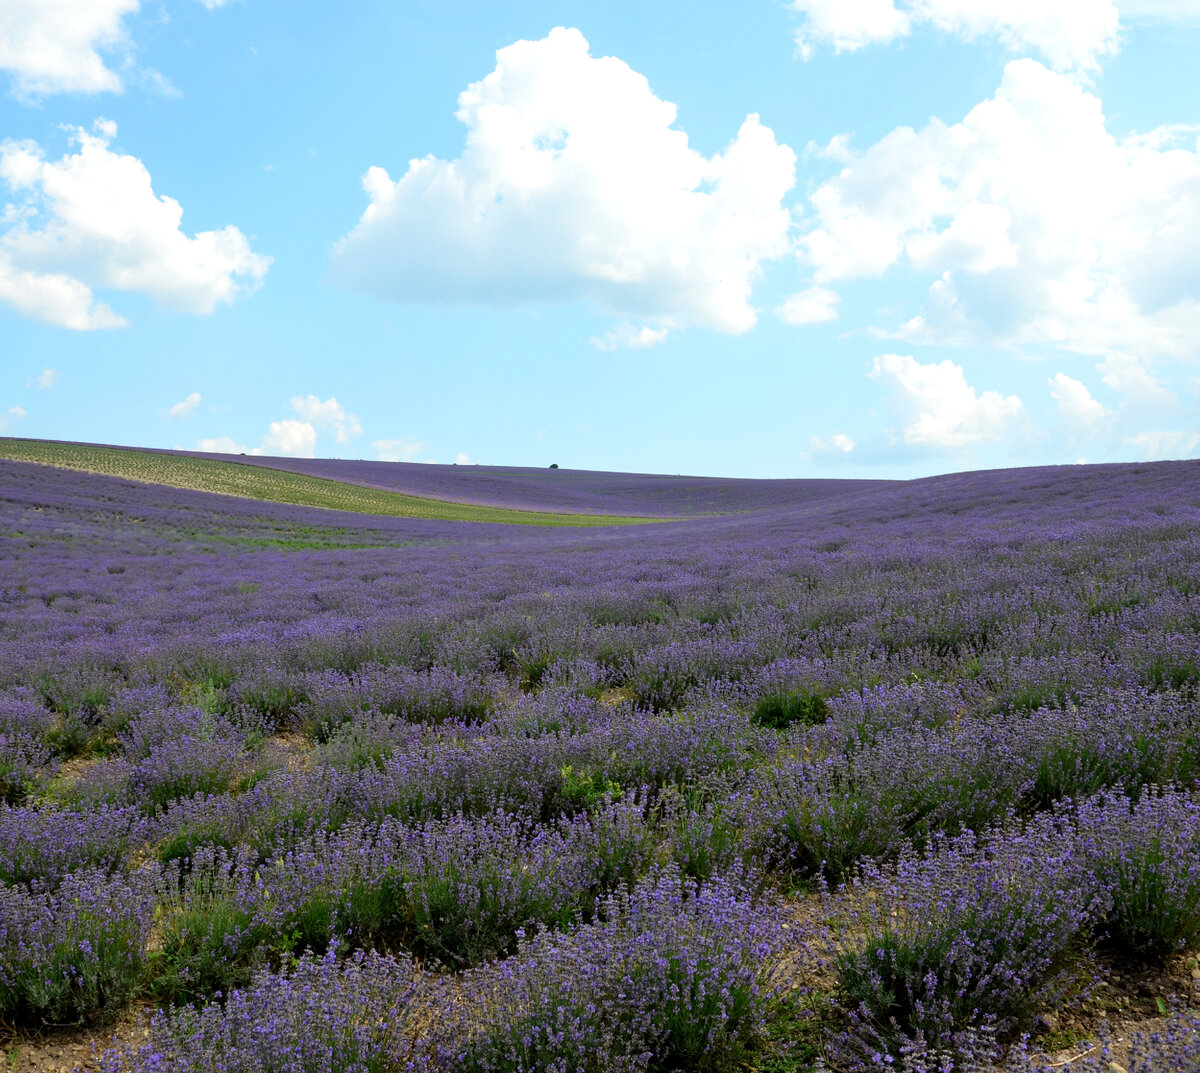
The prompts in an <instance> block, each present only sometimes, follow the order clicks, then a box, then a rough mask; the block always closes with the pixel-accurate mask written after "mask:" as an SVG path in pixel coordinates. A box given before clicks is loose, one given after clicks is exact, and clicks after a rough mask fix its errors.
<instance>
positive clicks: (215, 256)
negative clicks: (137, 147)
mask: <svg viewBox="0 0 1200 1073" xmlns="http://www.w3.org/2000/svg"><path fill="white" fill-rule="evenodd" d="M70 129H71V131H72V138H73V141H75V142H76V143H77V144H78V146H79V150H78V152H77V153H75V154H73V155H67V156H64V157H63V158H62V159H61V160H59V161H57V162H51V161H47V160H46V159H45V157H44V155H43V153H42V150H41V148H40V147H39V146H38V145H36V144H35V143H33V142H14V141H11V140H10V141H5V142H3V143H2V144H0V178H2V179H4V180H5V181H6V182H7V183H8V186H9V188H10V189H11V190H12V191H13V192H14V193H16V194H18V195H20V196H21V197H22V198H23V201H22V203H21V204H13V205H9V207H8V209H7V210H6V212H5V213H4V216H3V221H4V222H5V223H7V224H8V228H7V230H5V231H4V232H3V233H2V234H0V300H3V301H7V302H8V303H9V304H11V305H12V306H13V307H14V308H16V309H17V310H18V311H19V312H21V313H24V314H26V315H28V316H32V317H35V318H36V319H38V320H42V321H44V322H46V323H48V324H55V325H58V326H60V327H65V328H74V329H76V330H90V329H95V328H116V327H121V326H123V325H124V324H125V323H126V321H125V320H124V319H123V318H122V317H120V316H119V315H117V314H116V313H114V312H113V311H112V310H111V309H110V308H109V307H108V306H107V305H104V304H102V303H98V302H96V301H95V300H94V298H93V295H92V290H93V288H107V289H111V290H117V291H139V292H142V293H144V294H148V295H150V296H151V297H152V298H154V299H155V300H156V301H157V302H158V303H159V304H160V305H162V306H165V307H166V308H169V309H175V310H181V311H183V312H188V313H211V312H212V311H213V309H214V308H215V307H216V306H217V305H218V304H219V303H228V302H232V301H233V300H234V299H235V298H237V297H239V296H241V295H243V294H246V293H249V292H251V291H253V290H255V289H257V287H258V286H259V285H260V283H261V282H262V278H263V276H264V275H265V273H266V271H267V268H268V266H269V265H270V263H271V259H270V258H269V257H263V256H261V255H259V254H256V253H253V252H251V250H250V244H249V242H248V241H247V240H246V237H245V235H243V234H242V233H241V231H239V230H238V229H237V228H236V227H233V226H226V227H224V228H222V229H221V230H219V231H201V232H199V233H197V234H195V235H193V236H192V237H190V238H189V237H188V236H187V235H186V234H185V233H184V232H183V231H182V230H180V226H179V225H180V220H181V218H182V215H183V209H182V208H181V207H180V205H179V203H178V202H177V201H175V200H174V199H173V198H170V197H165V196H164V197H160V196H158V195H156V194H155V193H154V190H153V188H152V186H151V181H150V173H149V172H148V171H147V170H146V168H145V166H144V165H143V164H142V162H141V161H140V160H138V159H137V158H136V157H132V156H127V155H124V154H121V153H116V152H112V151H111V150H110V149H109V143H110V142H111V141H112V139H113V138H114V137H115V136H116V124H115V123H112V122H110V121H107V120H97V122H96V124H95V126H94V131H93V132H92V133H88V132H87V131H84V130H82V129H80V128H70Z"/></svg>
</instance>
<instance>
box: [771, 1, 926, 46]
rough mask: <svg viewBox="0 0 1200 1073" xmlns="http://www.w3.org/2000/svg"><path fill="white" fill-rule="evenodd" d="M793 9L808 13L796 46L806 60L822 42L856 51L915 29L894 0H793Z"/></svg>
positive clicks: (799, 31)
mask: <svg viewBox="0 0 1200 1073" xmlns="http://www.w3.org/2000/svg"><path fill="white" fill-rule="evenodd" d="M792 9H793V10H795V11H798V12H800V13H801V14H802V15H804V22H803V23H802V24H801V26H800V29H799V30H797V31H796V48H797V50H798V51H799V53H800V55H801V56H803V57H804V58H805V59H806V60H807V59H810V58H811V57H812V54H813V52H814V50H815V47H816V46H817V45H818V44H827V45H832V46H833V49H834V51H836V52H855V51H857V50H858V49H860V48H862V47H863V46H864V45H879V44H886V43H887V42H888V41H892V40H894V39H895V38H897V37H902V36H904V35H905V34H907V33H908V32H909V30H910V29H911V20H910V19H909V16H908V15H907V14H906V13H905V12H903V11H900V10H898V9H897V8H896V6H895V4H893V3H892V0H792Z"/></svg>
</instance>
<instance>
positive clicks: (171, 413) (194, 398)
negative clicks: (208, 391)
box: [167, 391, 200, 417]
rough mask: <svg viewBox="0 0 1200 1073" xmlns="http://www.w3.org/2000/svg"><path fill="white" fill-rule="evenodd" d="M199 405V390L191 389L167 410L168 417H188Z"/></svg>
mask: <svg viewBox="0 0 1200 1073" xmlns="http://www.w3.org/2000/svg"><path fill="white" fill-rule="evenodd" d="M199 405H200V392H198V391H193V392H192V393H191V394H190V395H189V396H188V397H187V398H186V399H184V400H183V401H182V402H177V403H176V404H175V405H174V406H172V407H171V408H170V409H169V410H168V411H167V416H168V417H188V416H190V415H191V413H192V411H193V410H195V409H196V407H197V406H199Z"/></svg>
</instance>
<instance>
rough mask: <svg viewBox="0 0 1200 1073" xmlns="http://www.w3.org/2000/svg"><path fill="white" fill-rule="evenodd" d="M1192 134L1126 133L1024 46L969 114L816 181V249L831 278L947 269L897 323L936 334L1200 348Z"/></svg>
mask: <svg viewBox="0 0 1200 1073" xmlns="http://www.w3.org/2000/svg"><path fill="white" fill-rule="evenodd" d="M1188 137H1189V138H1190V139H1191V140H1192V141H1193V144H1192V145H1188V144H1178V143H1179V140H1180V139H1179V137H1178V136H1177V132H1169V131H1168V132H1161V136H1157V137H1148V138H1147V137H1135V138H1129V139H1125V140H1119V139H1117V138H1115V137H1114V136H1113V135H1111V134H1110V133H1109V132H1108V130H1107V129H1106V126H1105V118H1104V112H1103V109H1102V106H1101V102H1100V100H1099V99H1098V98H1097V97H1095V96H1094V95H1092V94H1090V93H1088V92H1086V91H1085V90H1083V89H1082V88H1081V87H1080V86H1078V85H1077V84H1075V83H1074V82H1072V81H1071V80H1069V79H1067V78H1066V77H1064V76H1062V75H1059V74H1056V73H1054V72H1052V71H1050V70H1048V69H1047V68H1046V67H1044V66H1042V65H1041V64H1040V63H1038V62H1036V61H1034V60H1016V61H1013V62H1012V63H1010V64H1009V65H1008V66H1007V67H1006V68H1005V72H1004V77H1003V80H1002V82H1001V85H1000V87H999V89H998V90H997V92H996V94H995V96H994V97H992V98H990V99H989V100H986V101H984V102H983V103H981V104H979V105H977V106H976V107H975V108H974V109H972V110H971V111H970V113H969V114H968V115H967V116H966V117H965V118H964V119H963V120H962V122H960V123H955V124H952V125H949V124H946V123H944V122H942V121H941V120H939V119H934V120H931V121H930V123H929V124H928V125H926V126H925V127H923V128H922V129H920V130H913V129H911V128H908V127H900V128H897V129H896V130H894V131H892V132H891V133H890V134H888V135H886V136H885V137H884V138H883V139H881V140H880V141H879V142H877V143H876V144H875V145H873V146H871V147H870V148H868V149H867V150H866V151H864V152H862V153H861V154H857V155H851V156H850V157H849V158H848V159H847V160H846V166H845V167H844V168H843V170H842V171H841V173H840V174H839V175H837V176H836V177H834V178H833V179H831V180H829V181H828V182H826V183H824V184H823V185H821V186H820V187H819V188H818V189H817V190H816V191H815V193H814V194H813V197H812V203H813V208H814V210H815V211H814V214H813V216H812V218H811V224H810V227H809V230H808V231H807V233H806V234H805V235H804V236H802V238H801V240H800V251H801V259H802V261H803V262H805V263H807V264H808V265H809V266H811V268H812V270H813V274H814V278H815V280H816V281H817V283H818V284H820V285H822V286H828V285H829V284H831V283H835V282H838V281H844V280H851V279H856V278H863V277H871V276H879V275H882V274H883V273H884V272H886V271H887V270H888V269H890V268H892V267H893V266H896V265H903V266H907V267H909V268H912V269H915V270H916V271H918V272H920V273H923V274H926V275H928V276H930V277H932V279H933V282H932V285H931V287H930V290H929V295H928V299H927V301H926V304H925V308H924V309H923V310H922V311H921V313H920V314H919V315H918V316H915V317H913V318H911V319H910V320H908V321H907V322H906V323H904V324H903V325H901V326H900V327H899V328H898V329H897V330H896V332H895V334H899V335H901V336H904V337H908V338H912V339H915V340H919V341H923V342H934V343H960V344H964V345H976V344H980V343H990V344H1000V345H1012V344H1026V343H1052V344H1056V345H1059V346H1062V347H1066V348H1069V349H1073V350H1076V351H1079V352H1083V353H1089V354H1096V355H1101V356H1118V355H1127V354H1129V353H1137V354H1140V355H1142V356H1143V357H1150V358H1153V356H1155V355H1164V354H1165V355H1177V356H1182V355H1186V354H1191V353H1194V352H1195V351H1196V350H1197V348H1198V347H1200V271H1198V270H1197V266H1198V265H1200V151H1198V149H1197V147H1196V145H1195V144H1194V132H1192V133H1191V134H1190V135H1188ZM839 153H841V154H842V155H843V156H844V155H845V150H844V147H842V146H841V144H840V143H839Z"/></svg>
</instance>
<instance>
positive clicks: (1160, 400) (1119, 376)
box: [1100, 354, 1178, 406]
mask: <svg viewBox="0 0 1200 1073" xmlns="http://www.w3.org/2000/svg"><path fill="white" fill-rule="evenodd" d="M1100 370H1101V372H1102V373H1103V376H1102V377H1101V379H1102V380H1103V381H1104V382H1105V383H1106V384H1107V385H1108V386H1109V387H1110V388H1112V389H1113V391H1119V392H1120V393H1121V394H1122V395H1124V396H1125V398H1126V399H1127V400H1128V401H1130V402H1132V403H1141V404H1145V405H1149V406H1173V405H1174V404H1175V403H1176V402H1178V399H1176V397H1175V395H1174V393H1172V392H1170V391H1168V390H1167V389H1166V388H1165V387H1163V386H1162V384H1160V383H1159V382H1158V380H1157V379H1156V378H1155V376H1154V374H1153V373H1151V372H1150V371H1149V370H1148V369H1147V368H1146V367H1145V365H1143V364H1142V362H1141V360H1140V359H1139V358H1138V357H1136V356H1135V355H1132V354H1113V355H1110V356H1109V357H1107V358H1105V360H1104V361H1102V362H1101V363H1100Z"/></svg>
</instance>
